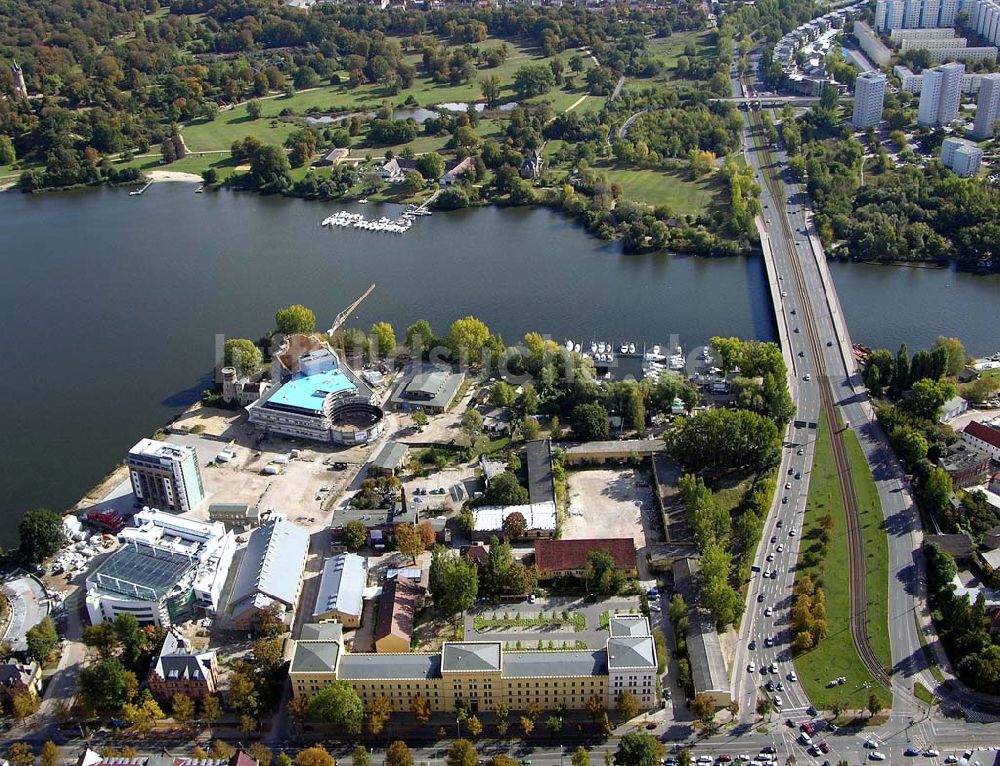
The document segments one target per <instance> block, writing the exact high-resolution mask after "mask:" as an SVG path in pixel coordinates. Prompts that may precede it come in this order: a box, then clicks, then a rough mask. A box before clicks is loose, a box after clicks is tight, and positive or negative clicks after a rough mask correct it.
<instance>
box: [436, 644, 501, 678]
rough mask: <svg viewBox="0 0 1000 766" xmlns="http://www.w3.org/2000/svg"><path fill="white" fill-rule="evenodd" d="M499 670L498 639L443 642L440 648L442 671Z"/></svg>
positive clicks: (471, 671)
mask: <svg viewBox="0 0 1000 766" xmlns="http://www.w3.org/2000/svg"><path fill="white" fill-rule="evenodd" d="M499 670H500V642H499V641H489V642H486V641H483V642H476V641H469V642H462V643H459V642H450V641H449V642H445V644H444V647H443V648H442V649H441V672H442V673H473V672H488V671H499Z"/></svg>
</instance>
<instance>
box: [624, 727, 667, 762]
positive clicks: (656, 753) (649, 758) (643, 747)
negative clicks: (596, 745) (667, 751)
mask: <svg viewBox="0 0 1000 766" xmlns="http://www.w3.org/2000/svg"><path fill="white" fill-rule="evenodd" d="M662 752H663V745H661V744H660V743H659V742H658V741H657V739H656V738H655V737H652V736H650V735H649V734H640V733H638V732H634V731H630V732H629V733H628V734H626V735H625V736H623V737H622V738H621V740H620V741H619V742H618V749H617V750H616V751H615V757H614V764H615V766H657V764H659V762H660V755H661V753H662Z"/></svg>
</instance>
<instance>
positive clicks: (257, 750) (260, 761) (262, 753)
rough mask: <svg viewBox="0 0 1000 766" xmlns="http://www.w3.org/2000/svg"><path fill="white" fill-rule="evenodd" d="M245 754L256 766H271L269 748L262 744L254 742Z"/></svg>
mask: <svg viewBox="0 0 1000 766" xmlns="http://www.w3.org/2000/svg"><path fill="white" fill-rule="evenodd" d="M247 753H249V755H250V757H251V758H253V759H254V760H255V761H257V766H271V748H269V747H268V746H267V745H265V744H264V743H263V742H254V743H253V744H252V745H250V747H249V748H248V749H247Z"/></svg>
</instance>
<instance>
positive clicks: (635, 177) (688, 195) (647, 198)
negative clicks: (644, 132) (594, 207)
mask: <svg viewBox="0 0 1000 766" xmlns="http://www.w3.org/2000/svg"><path fill="white" fill-rule="evenodd" d="M594 169H595V170H596V171H597V172H599V173H601V174H604V175H607V177H608V181H610V182H611V183H619V184H621V186H622V190H623V191H624V194H625V198H626V199H630V200H633V201H635V202H645V203H647V204H650V205H667V206H668V207H670V208H671V209H672V210H673V211H674V212H675V213H677V214H679V215H687V214H691V215H698V214H700V213H703V212H705V211H706V210H707V209H708V208H710V207H712V206H714V205H719V204H721V201H722V192H723V185H722V184H721V183H720V182H719V179H720V176H719V175H718V174H717V173H716V174H714V175H711V176H708V177H706V178H702V179H699V180H697V181H691V180H690V179H688V178H687V174H686V173H684V171H681V170H677V171H674V172H670V173H667V172H663V171H659V170H642V169H639V168H627V167H623V166H619V165H611V164H598V165H595V166H594Z"/></svg>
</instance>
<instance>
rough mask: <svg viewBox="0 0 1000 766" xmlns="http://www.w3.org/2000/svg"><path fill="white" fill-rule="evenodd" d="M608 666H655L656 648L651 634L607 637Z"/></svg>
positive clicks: (624, 667)
mask: <svg viewBox="0 0 1000 766" xmlns="http://www.w3.org/2000/svg"><path fill="white" fill-rule="evenodd" d="M608 667H609V668H614V669H616V670H623V669H626V668H653V669H655V668H656V649H655V648H654V647H653V638H652V636H622V637H620V638H609V639H608Z"/></svg>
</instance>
